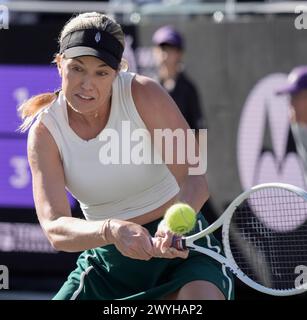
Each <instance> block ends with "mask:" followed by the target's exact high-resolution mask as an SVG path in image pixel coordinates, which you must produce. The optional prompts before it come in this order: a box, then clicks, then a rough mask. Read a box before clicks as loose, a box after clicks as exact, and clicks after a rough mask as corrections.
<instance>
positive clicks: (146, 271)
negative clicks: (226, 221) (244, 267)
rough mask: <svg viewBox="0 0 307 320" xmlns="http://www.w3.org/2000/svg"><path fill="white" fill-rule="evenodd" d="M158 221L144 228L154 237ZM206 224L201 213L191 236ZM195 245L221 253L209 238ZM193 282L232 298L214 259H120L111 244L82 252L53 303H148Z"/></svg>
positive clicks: (229, 279) (197, 256) (197, 255)
mask: <svg viewBox="0 0 307 320" xmlns="http://www.w3.org/2000/svg"><path fill="white" fill-rule="evenodd" d="M160 220H161V219H159V220H156V221H153V222H151V223H149V224H146V225H144V227H145V228H147V229H148V230H149V232H150V233H151V234H152V235H154V234H155V232H156V230H157V226H158V224H159V222H160ZM207 225H208V223H207V221H206V220H205V219H204V217H203V215H202V214H199V215H198V223H197V224H196V226H195V229H194V230H193V231H192V232H191V233H195V232H198V231H199V230H202V229H204V228H205V227H206V226H207ZM196 243H197V244H198V245H200V246H203V247H209V248H211V249H213V250H217V251H219V250H221V249H220V244H219V242H218V241H217V240H216V238H215V237H214V236H213V235H211V236H207V237H205V238H202V239H199V240H197V241H196ZM194 280H205V281H209V282H211V283H213V284H215V285H216V286H217V287H218V288H219V289H220V290H221V291H222V292H223V294H224V295H225V298H226V299H233V297H234V290H233V277H232V274H231V273H230V272H229V271H226V270H225V268H223V267H222V265H221V264H220V263H219V262H217V261H215V260H214V259H212V258H210V257H208V256H206V255H204V254H201V253H198V252H196V251H192V250H191V251H190V253H189V257H188V258H187V259H181V258H176V259H164V258H152V259H150V260H148V261H144V260H136V259H131V258H128V257H125V256H123V255H122V254H121V253H120V252H119V251H118V250H117V249H116V247H115V246H114V245H108V246H105V247H100V248H96V249H91V250H86V251H84V252H83V253H82V254H81V255H80V256H79V258H78V261H77V268H76V269H75V270H74V271H73V272H72V273H71V274H70V275H69V277H68V279H67V281H66V282H65V283H64V285H63V286H62V288H61V289H60V291H59V292H58V293H57V294H56V296H55V297H54V298H53V299H54V300H75V299H78V300H117V299H119V300H148V299H163V298H164V297H166V296H167V295H168V294H170V293H173V292H175V291H177V290H178V289H180V288H181V287H182V286H184V285H185V284H187V283H189V282H191V281H194Z"/></svg>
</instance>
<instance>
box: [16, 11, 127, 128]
mask: <svg viewBox="0 0 307 320" xmlns="http://www.w3.org/2000/svg"><path fill="white" fill-rule="evenodd" d="M93 28H96V29H98V30H101V31H106V32H108V33H110V34H111V35H113V36H114V37H115V38H116V39H117V40H118V41H119V42H120V43H121V44H122V46H123V47H125V35H124V32H123V30H122V28H121V26H120V25H119V24H118V23H117V22H116V21H115V20H114V19H113V18H111V17H109V16H107V15H105V14H102V13H98V12H87V13H81V14H79V15H77V16H75V17H73V18H71V19H70V20H69V21H68V22H67V23H66V24H65V25H64V27H63V29H62V31H61V33H60V36H59V39H58V42H59V45H60V46H61V43H62V41H63V38H64V37H65V36H66V35H67V34H69V33H71V32H74V31H78V30H84V29H93ZM125 63H126V62H125V61H124V60H123V61H122V67H124V68H125V67H126V66H125ZM57 95H58V92H48V93H42V94H39V95H37V96H33V97H31V98H30V99H29V100H27V101H25V102H24V103H23V104H22V105H21V106H20V107H19V108H18V113H19V116H20V117H21V119H22V121H23V122H22V124H21V125H20V127H19V130H20V131H21V132H24V131H26V130H28V129H29V128H30V127H31V125H32V123H33V122H34V120H35V119H36V117H37V115H38V114H39V113H40V112H41V110H42V109H43V108H44V107H46V106H47V105H49V104H50V103H52V102H53V101H54V100H55V99H56V98H57Z"/></svg>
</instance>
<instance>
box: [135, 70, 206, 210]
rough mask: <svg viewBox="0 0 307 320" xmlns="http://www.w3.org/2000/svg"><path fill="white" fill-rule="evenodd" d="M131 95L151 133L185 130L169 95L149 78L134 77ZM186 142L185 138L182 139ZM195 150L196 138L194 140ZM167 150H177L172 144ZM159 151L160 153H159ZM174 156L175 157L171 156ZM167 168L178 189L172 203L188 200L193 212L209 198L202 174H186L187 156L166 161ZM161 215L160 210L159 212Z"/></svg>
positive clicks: (183, 121) (185, 125)
mask: <svg viewBox="0 0 307 320" xmlns="http://www.w3.org/2000/svg"><path fill="white" fill-rule="evenodd" d="M132 92H133V98H134V101H135V104H136V106H137V109H138V111H139V114H140V115H141V117H142V119H143V121H144V123H145V124H146V126H147V128H148V130H149V131H150V133H151V136H152V137H153V136H154V130H155V129H162V130H163V129H167V128H169V129H171V130H176V129H178V128H181V129H183V130H184V132H186V130H187V129H189V126H188V124H187V122H186V120H185V119H184V117H183V116H182V114H181V112H180V111H179V109H178V107H177V105H176V104H175V102H174V101H173V100H172V98H171V97H170V96H169V95H168V94H167V93H166V92H165V91H164V90H163V89H162V88H161V86H160V85H159V84H157V83H156V82H154V81H153V80H151V79H149V78H146V77H143V76H136V78H135V79H134V81H133V86H132ZM185 140H186V141H187V139H185ZM194 143H195V145H196V148H195V149H196V150H198V144H197V141H196V140H195V141H194ZM171 152H172V153H173V154H174V155H175V154H176V153H177V148H176V143H174V144H173V149H172V150H171ZM162 154H163V152H162ZM174 159H175V158H174ZM168 168H169V169H170V171H171V172H172V174H173V175H174V176H175V178H176V180H177V182H178V185H179V187H180V192H179V193H178V195H177V196H176V198H174V199H172V202H177V201H183V202H186V203H189V204H190V205H191V206H192V207H193V208H194V209H195V210H196V211H197V212H198V211H199V210H200V209H201V207H202V206H203V204H204V203H205V202H206V201H207V200H208V198H209V191H208V186H207V182H206V177H205V174H199V175H189V172H188V168H189V163H188V159H187V157H186V158H185V163H184V164H177V163H174V164H168ZM162 215H163V213H162Z"/></svg>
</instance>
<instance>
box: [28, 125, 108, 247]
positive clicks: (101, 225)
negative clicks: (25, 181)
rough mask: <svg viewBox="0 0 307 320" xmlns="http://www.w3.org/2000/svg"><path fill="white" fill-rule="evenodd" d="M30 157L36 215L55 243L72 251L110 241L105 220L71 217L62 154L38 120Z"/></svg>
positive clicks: (30, 135)
mask: <svg viewBox="0 0 307 320" xmlns="http://www.w3.org/2000/svg"><path fill="white" fill-rule="evenodd" d="M28 159H29V164H30V168H31V172H32V179H33V196H34V201H35V207H36V212H37V216H38V219H39V222H40V224H41V226H42V228H43V230H44V232H45V234H46V236H47V237H48V239H49V241H50V243H51V244H52V246H53V247H54V248H55V249H57V250H63V251H68V252H73V251H82V250H85V249H90V248H94V247H97V246H102V245H105V244H108V243H109V241H108V240H107V238H108V237H107V233H106V231H107V230H108V229H106V228H105V227H106V226H107V223H106V221H86V220H82V219H78V218H74V217H72V215H71V210H70V206H69V202H68V199H67V196H66V191H65V178H64V171H63V166H62V162H61V159H60V155H59V152H58V149H57V146H56V143H55V141H54V140H53V138H52V136H51V134H50V133H49V131H48V130H47V129H46V127H45V126H44V125H43V124H41V123H35V124H34V125H33V126H32V128H31V130H30V132H29V137H28ZM105 229H106V230H105Z"/></svg>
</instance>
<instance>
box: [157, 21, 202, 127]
mask: <svg viewBox="0 0 307 320" xmlns="http://www.w3.org/2000/svg"><path fill="white" fill-rule="evenodd" d="M152 41H153V43H154V45H155V47H154V57H155V60H156V63H157V68H158V70H157V73H158V75H157V76H158V80H159V82H160V84H161V85H162V86H163V87H164V88H165V89H166V90H167V91H168V93H169V94H170V96H171V97H172V98H173V99H174V101H175V102H176V104H177V105H178V107H179V109H180V110H181V113H182V114H183V116H184V117H185V118H186V120H187V122H188V123H189V125H190V127H191V128H192V129H195V130H196V131H197V130H198V129H201V128H206V124H205V119H204V115H203V112H202V110H201V106H200V101H199V95H198V92H197V89H196V87H195V85H194V84H193V83H192V81H191V80H190V79H189V78H188V77H187V75H186V74H185V72H184V71H183V61H182V58H183V52H184V40H183V37H182V35H181V34H180V33H179V32H178V31H177V30H175V29H174V28H173V27H172V26H163V27H161V28H159V29H158V30H157V31H156V32H155V33H154V35H153V38H152Z"/></svg>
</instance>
